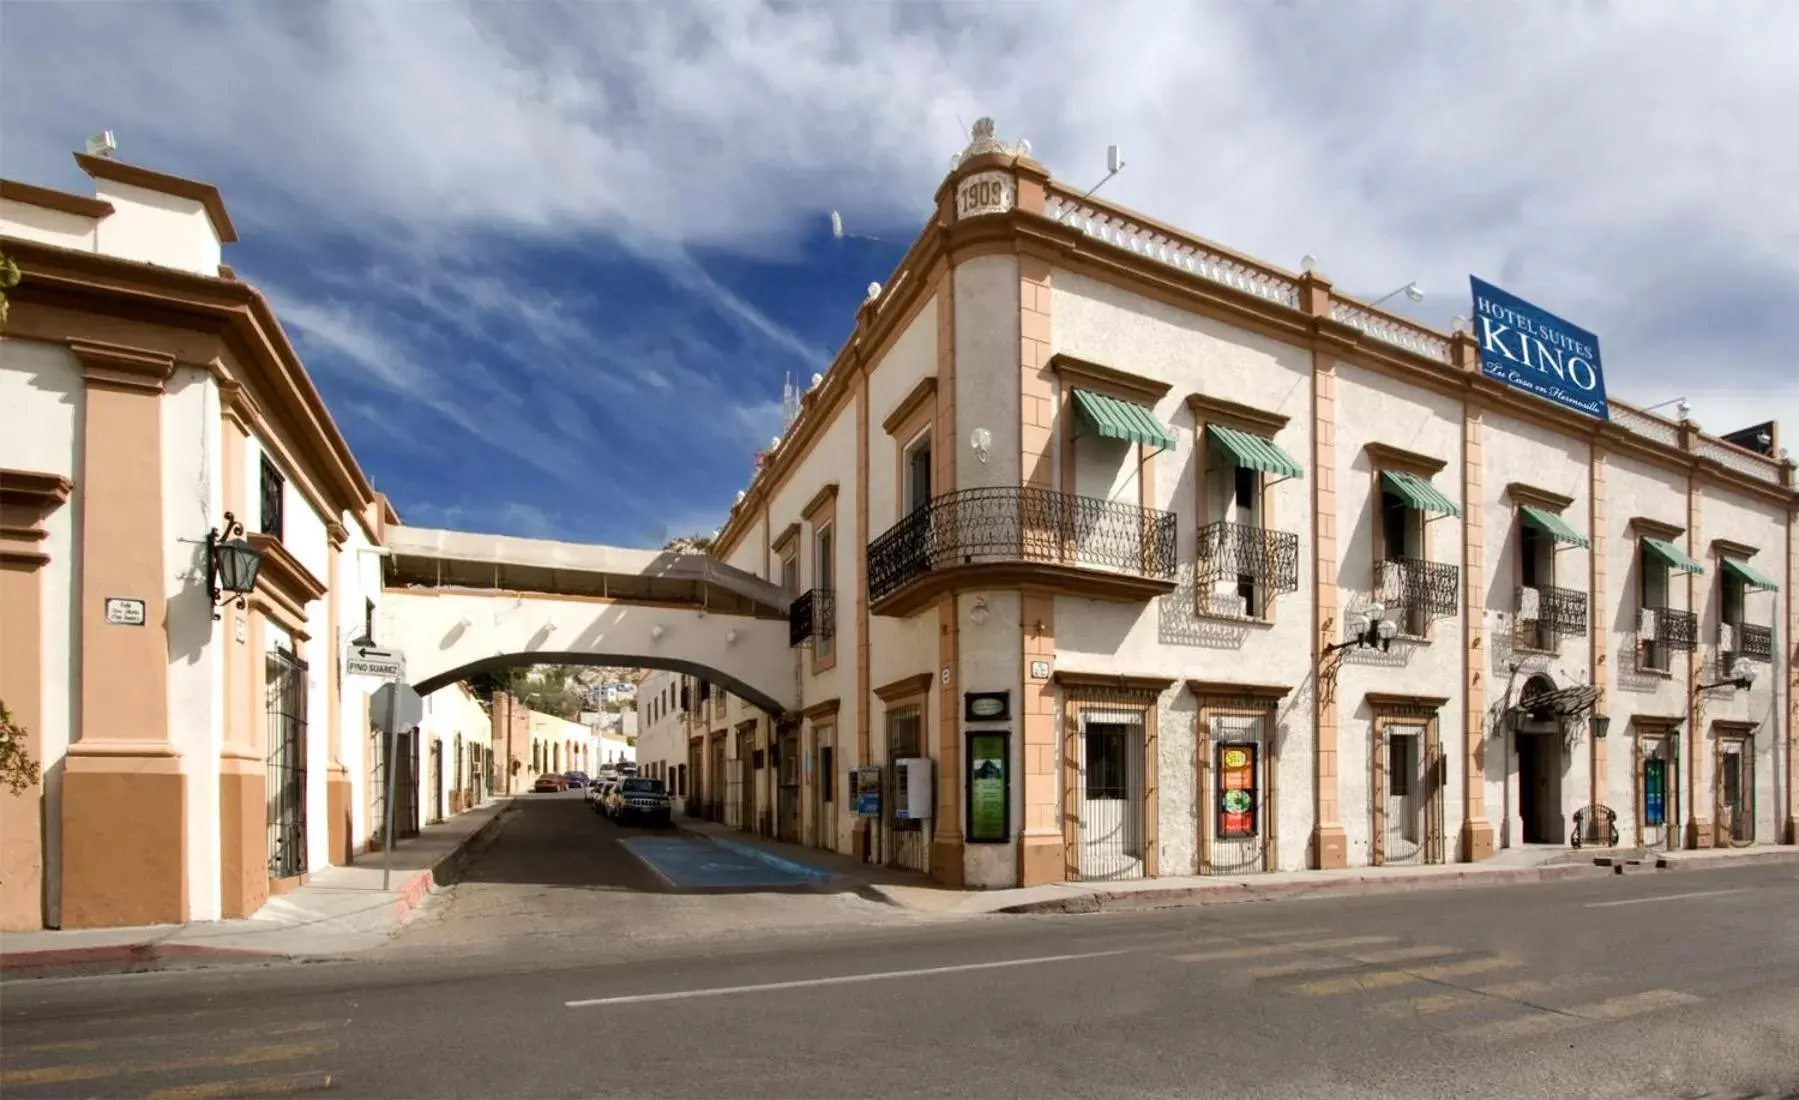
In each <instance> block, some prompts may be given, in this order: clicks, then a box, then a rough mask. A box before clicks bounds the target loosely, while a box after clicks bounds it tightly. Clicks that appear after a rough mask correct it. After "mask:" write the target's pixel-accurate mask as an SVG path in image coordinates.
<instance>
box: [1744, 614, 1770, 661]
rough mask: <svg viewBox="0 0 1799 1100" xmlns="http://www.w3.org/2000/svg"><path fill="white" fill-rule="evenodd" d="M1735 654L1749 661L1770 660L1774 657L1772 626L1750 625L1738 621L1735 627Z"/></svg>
mask: <svg viewBox="0 0 1799 1100" xmlns="http://www.w3.org/2000/svg"><path fill="white" fill-rule="evenodd" d="M1736 635H1737V637H1736V642H1737V645H1736V655H1737V656H1738V657H1743V658H1747V659H1748V660H1751V661H1771V660H1773V659H1774V628H1773V627H1768V626H1751V625H1749V624H1748V623H1738V624H1737V627H1736Z"/></svg>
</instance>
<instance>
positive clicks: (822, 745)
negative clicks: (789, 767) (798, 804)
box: [812, 726, 837, 852]
mask: <svg viewBox="0 0 1799 1100" xmlns="http://www.w3.org/2000/svg"><path fill="white" fill-rule="evenodd" d="M812 736H813V738H814V739H816V741H817V742H818V747H817V759H816V760H814V761H813V767H812V789H813V791H814V792H816V795H817V799H818V802H817V805H815V806H814V807H813V809H812V813H813V820H814V821H815V822H817V834H818V846H819V847H820V848H823V849H825V850H826V851H828V852H834V851H836V850H837V744H836V742H837V729H836V727H835V726H820V727H818V728H817V729H815V730H813V732H812Z"/></svg>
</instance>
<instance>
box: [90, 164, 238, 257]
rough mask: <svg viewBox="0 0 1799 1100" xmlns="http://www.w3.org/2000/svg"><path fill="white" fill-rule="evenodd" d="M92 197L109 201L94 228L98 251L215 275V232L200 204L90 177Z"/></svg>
mask: <svg viewBox="0 0 1799 1100" xmlns="http://www.w3.org/2000/svg"><path fill="white" fill-rule="evenodd" d="M94 196H95V197H96V198H98V199H101V200H104V201H106V202H110V203H112V204H113V213H112V214H111V215H110V216H109V217H107V218H106V219H105V220H104V221H102V222H101V223H100V226H99V229H98V230H97V231H96V242H97V245H96V247H97V249H98V251H100V252H102V253H104V254H106V255H108V256H117V257H119V258H120V259H124V260H136V261H138V262H139V263H151V264H160V265H161V266H163V267H174V268H179V269H181V270H183V271H192V272H195V273H196V274H200V275H215V276H216V275H217V274H218V273H219V262H220V260H221V259H223V252H222V246H221V245H220V243H219V235H218V233H216V232H215V231H214V230H213V227H212V221H211V219H209V218H208V217H207V216H206V208H205V207H204V206H203V205H201V204H200V203H199V202H196V201H195V200H193V199H184V198H179V197H177V196H174V195H165V194H163V193H161V192H159V191H149V190H146V189H144V188H142V187H134V186H132V185H130V184H127V183H119V182H116V181H114V180H95V181H94Z"/></svg>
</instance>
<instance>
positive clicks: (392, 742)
mask: <svg viewBox="0 0 1799 1100" xmlns="http://www.w3.org/2000/svg"><path fill="white" fill-rule="evenodd" d="M399 713H400V692H399V690H398V688H397V686H396V688H395V690H393V691H389V692H388V693H387V722H386V725H387V830H386V831H385V832H384V833H382V834H381V847H382V848H383V849H385V850H384V851H383V852H382V853H381V889H382V891H384V892H385V891H386V890H387V889H388V886H389V883H391V882H392V880H393V873H394V786H395V781H394V771H395V760H396V758H397V757H398V756H399V754H400V731H399V730H397V729H395V728H394V727H395V726H397V725H399V721H398V719H399Z"/></svg>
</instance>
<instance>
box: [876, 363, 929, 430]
mask: <svg viewBox="0 0 1799 1100" xmlns="http://www.w3.org/2000/svg"><path fill="white" fill-rule="evenodd" d="M936 397H937V376H936V375H934V374H927V375H925V376H924V377H923V378H920V379H919V380H918V385H916V386H913V387H912V392H911V393H909V394H907V395H906V396H905V397H903V398H901V399H900V403H899V404H897V405H895V406H894V407H893V411H892V412H890V413H888V414H887V419H885V420H883V421H881V427H882V429H884V430H885V431H886V432H887V434H888V435H895V434H897V433H898V432H899V430H900V429H901V428H904V427H905V426H906V422H907V421H908V420H911V419H912V414H913V413H916V412H917V411H918V410H919V409H921V408H924V407H925V406H926V405H928V404H930V403H932V402H933V401H935V400H936Z"/></svg>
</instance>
